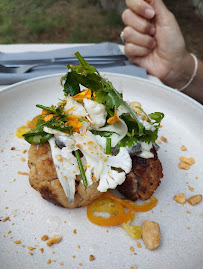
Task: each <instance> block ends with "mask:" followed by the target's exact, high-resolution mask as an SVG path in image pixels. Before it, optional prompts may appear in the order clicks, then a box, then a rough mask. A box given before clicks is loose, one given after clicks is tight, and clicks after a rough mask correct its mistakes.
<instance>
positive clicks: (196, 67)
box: [179, 53, 198, 91]
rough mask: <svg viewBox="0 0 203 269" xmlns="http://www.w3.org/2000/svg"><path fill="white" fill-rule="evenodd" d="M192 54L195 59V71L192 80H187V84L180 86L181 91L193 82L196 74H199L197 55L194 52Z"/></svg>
mask: <svg viewBox="0 0 203 269" xmlns="http://www.w3.org/2000/svg"><path fill="white" fill-rule="evenodd" d="M190 55H191V56H192V57H193V59H194V61H195V68H194V72H193V74H192V76H191V78H190V80H189V81H188V82H187V84H185V86H183V87H182V88H180V89H179V91H183V90H185V89H186V88H187V87H188V86H189V85H190V84H191V82H192V81H193V79H194V78H195V76H196V74H197V69H198V60H197V57H196V56H195V55H194V54H193V53H190Z"/></svg>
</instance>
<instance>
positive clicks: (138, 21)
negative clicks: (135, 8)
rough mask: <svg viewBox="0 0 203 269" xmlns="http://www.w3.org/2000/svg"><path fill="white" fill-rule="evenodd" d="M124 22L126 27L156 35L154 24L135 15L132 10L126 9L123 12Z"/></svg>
mask: <svg viewBox="0 0 203 269" xmlns="http://www.w3.org/2000/svg"><path fill="white" fill-rule="evenodd" d="M122 20H123V22H124V24H125V25H127V26H130V27H132V28H133V29H135V30H136V31H138V32H140V33H143V34H150V35H154V33H155V26H154V25H153V24H152V23H150V22H149V21H148V20H146V19H144V18H142V17H140V16H139V15H137V14H135V13H134V12H132V11H131V10H130V9H126V10H125V11H124V12H123V14H122Z"/></svg>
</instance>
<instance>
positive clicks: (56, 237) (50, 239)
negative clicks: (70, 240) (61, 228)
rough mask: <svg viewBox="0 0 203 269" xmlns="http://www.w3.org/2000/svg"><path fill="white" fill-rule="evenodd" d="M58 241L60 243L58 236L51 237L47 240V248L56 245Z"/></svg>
mask: <svg viewBox="0 0 203 269" xmlns="http://www.w3.org/2000/svg"><path fill="white" fill-rule="evenodd" d="M60 241H61V236H60V235H54V236H53V237H51V238H49V240H48V241H47V246H51V245H53V244H57V243H59V242H60Z"/></svg>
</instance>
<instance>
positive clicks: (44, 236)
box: [41, 234, 49, 241]
mask: <svg viewBox="0 0 203 269" xmlns="http://www.w3.org/2000/svg"><path fill="white" fill-rule="evenodd" d="M47 239H49V237H48V236H47V235H46V234H44V235H42V237H41V240H42V241H46V240H47Z"/></svg>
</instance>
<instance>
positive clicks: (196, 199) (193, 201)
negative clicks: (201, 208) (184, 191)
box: [187, 194, 202, 205]
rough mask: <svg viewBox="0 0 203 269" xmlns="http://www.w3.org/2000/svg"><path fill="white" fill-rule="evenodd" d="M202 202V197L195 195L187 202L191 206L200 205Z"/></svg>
mask: <svg viewBox="0 0 203 269" xmlns="http://www.w3.org/2000/svg"><path fill="white" fill-rule="evenodd" d="M201 201H202V195H201V194H197V195H194V196H192V197H190V198H189V199H187V202H188V203H189V204H190V205H196V204H199V203H200V202H201Z"/></svg>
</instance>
